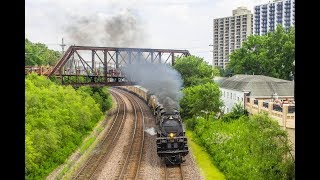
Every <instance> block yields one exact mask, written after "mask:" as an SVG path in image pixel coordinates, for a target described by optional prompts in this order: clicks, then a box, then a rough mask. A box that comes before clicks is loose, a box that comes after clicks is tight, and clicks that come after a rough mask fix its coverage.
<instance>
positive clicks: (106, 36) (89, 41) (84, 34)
mask: <svg viewBox="0 0 320 180" xmlns="http://www.w3.org/2000/svg"><path fill="white" fill-rule="evenodd" d="M142 27H143V26H142V24H141V22H140V21H139V17H138V16H137V15H135V14H133V13H132V12H131V11H130V10H126V11H124V12H121V13H120V14H118V15H115V16H112V17H110V16H103V15H101V14H100V15H97V14H95V15H91V16H87V17H78V16H76V17H72V21H71V22H70V23H69V24H68V25H67V27H65V31H66V33H67V38H68V41H69V42H70V43H72V44H75V45H79V46H104V47H139V46H142V45H143V44H142V43H145V37H146V36H145V31H144V29H143V28H142Z"/></svg>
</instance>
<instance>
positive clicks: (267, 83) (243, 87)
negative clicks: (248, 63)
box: [220, 74, 294, 96]
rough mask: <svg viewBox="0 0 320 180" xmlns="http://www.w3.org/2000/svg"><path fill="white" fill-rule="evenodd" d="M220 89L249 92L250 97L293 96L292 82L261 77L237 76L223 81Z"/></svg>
mask: <svg viewBox="0 0 320 180" xmlns="http://www.w3.org/2000/svg"><path fill="white" fill-rule="evenodd" d="M220 87H221V88H225V89H232V90H236V91H249V92H251V93H250V96H271V95H272V94H274V93H277V94H278V96H294V82H293V81H287V80H283V79H277V78H273V77H268V76H263V75H243V74H238V75H234V76H232V77H230V78H227V79H225V80H224V81H223V82H222V83H221V84H220Z"/></svg>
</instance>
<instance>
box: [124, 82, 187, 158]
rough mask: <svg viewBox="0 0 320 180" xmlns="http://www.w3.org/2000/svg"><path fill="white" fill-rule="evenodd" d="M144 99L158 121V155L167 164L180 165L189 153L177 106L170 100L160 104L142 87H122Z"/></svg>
mask: <svg viewBox="0 0 320 180" xmlns="http://www.w3.org/2000/svg"><path fill="white" fill-rule="evenodd" d="M121 88H122V89H126V90H128V91H131V92H133V93H135V94H137V95H138V96H139V97H140V98H142V99H144V100H145V101H146V102H147V103H148V105H149V107H150V108H151V109H152V111H153V114H154V116H155V119H156V128H155V129H156V132H157V138H156V144H157V154H158V156H159V157H161V158H162V159H163V160H164V162H165V164H180V163H182V162H184V160H183V157H184V156H186V155H187V154H188V153H189V150H188V143H187V137H186V136H185V128H184V125H183V123H182V119H181V117H180V112H179V110H178V107H177V105H176V104H175V103H174V102H173V101H172V100H171V99H170V98H166V99H165V100H163V104H160V103H159V101H158V99H157V97H156V96H155V95H151V94H149V93H148V90H146V89H144V88H143V87H141V86H121Z"/></svg>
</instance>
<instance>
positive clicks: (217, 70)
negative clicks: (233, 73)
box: [212, 67, 221, 77]
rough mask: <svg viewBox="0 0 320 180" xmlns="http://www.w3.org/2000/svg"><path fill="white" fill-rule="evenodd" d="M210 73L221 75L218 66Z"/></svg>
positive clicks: (214, 75)
mask: <svg viewBox="0 0 320 180" xmlns="http://www.w3.org/2000/svg"><path fill="white" fill-rule="evenodd" d="M212 75H213V77H216V76H221V73H220V69H219V68H218V67H215V68H213V71H212Z"/></svg>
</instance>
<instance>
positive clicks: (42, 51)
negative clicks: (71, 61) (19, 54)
mask: <svg viewBox="0 0 320 180" xmlns="http://www.w3.org/2000/svg"><path fill="white" fill-rule="evenodd" d="M60 57H61V54H60V52H58V51H54V50H51V49H48V47H47V46H46V45H45V44H42V43H32V42H31V41H29V40H28V39H25V65H26V66H35V65H38V66H41V65H50V66H53V65H55V63H56V62H57V61H58V60H59V59H60Z"/></svg>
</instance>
